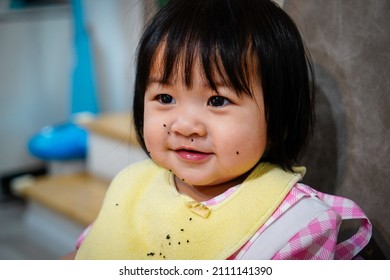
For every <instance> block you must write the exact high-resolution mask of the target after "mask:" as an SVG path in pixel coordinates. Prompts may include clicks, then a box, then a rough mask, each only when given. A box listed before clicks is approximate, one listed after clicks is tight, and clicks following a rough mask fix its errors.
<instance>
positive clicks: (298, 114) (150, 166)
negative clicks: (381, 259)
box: [76, 0, 371, 260]
mask: <svg viewBox="0 0 390 280" xmlns="http://www.w3.org/2000/svg"><path fill="white" fill-rule="evenodd" d="M312 89H313V79H312V71H311V66H310V61H309V60H308V57H307V55H306V54H305V49H304V46H303V43H302V40H301V37H300V35H299V32H298V30H297V27H296V26H295V24H294V23H293V21H292V20H291V19H290V18H289V17H288V15H287V14H286V13H285V12H284V11H283V10H282V9H280V8H279V7H278V6H277V5H276V4H274V3H273V2H272V1H269V0H197V1H188V0H171V1H170V2H169V3H168V4H167V5H166V6H165V7H164V8H163V9H161V10H160V11H159V12H158V14H157V15H156V16H155V17H154V18H153V20H152V21H151V23H150V24H149V26H148V28H147V29H146V31H145V33H144V35H143V37H142V39H141V42H140V45H139V52H138V64H137V74H136V84H135V98H134V108H133V113H134V123H135V127H136V131H137V134H138V137H139V141H140V144H141V146H142V147H143V149H144V150H145V152H147V153H148V155H149V156H150V159H149V160H146V161H143V162H140V163H137V164H135V165H133V166H130V167H128V168H126V169H125V170H124V171H122V172H121V173H120V174H119V175H118V176H117V177H116V178H115V179H114V180H113V182H112V184H111V186H110V188H109V190H108V192H107V195H106V198H105V201H104V204H103V206H102V209H101V212H100V213H99V216H98V218H97V220H96V221H95V223H94V224H93V226H92V228H91V230H90V231H89V232H88V234H87V235H86V237H85V239H84V240H83V242H82V244H81V245H80V247H79V249H78V252H77V255H76V258H78V259H151V260H159V259H334V258H336V259H351V258H353V257H355V256H356V255H357V253H358V252H359V251H360V250H361V249H362V248H363V247H364V246H365V245H366V244H367V242H368V241H369V239H370V236H371V224H370V222H369V221H368V219H367V218H366V216H365V215H364V213H363V212H362V211H361V210H360V208H359V207H358V206H357V205H356V204H355V203H354V202H352V201H350V200H348V199H345V198H341V197H336V196H331V195H327V194H323V193H320V192H318V191H316V190H314V189H312V188H310V187H308V186H306V185H304V184H302V183H300V181H301V179H302V177H303V175H304V173H305V169H304V168H297V167H294V165H295V164H296V162H297V159H298V157H299V155H300V153H301V152H302V150H303V148H304V147H305V145H306V143H307V140H308V136H309V135H310V133H311V130H312V125H313V119H314V113H313V95H312V92H313V90H312ZM342 219H359V220H360V221H361V223H360V227H359V230H358V231H357V233H356V234H355V235H353V236H352V237H351V238H350V239H347V240H345V241H343V242H342V243H337V236H338V231H339V227H340V224H341V220H342Z"/></svg>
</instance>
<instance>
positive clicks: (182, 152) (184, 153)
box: [174, 148, 212, 162]
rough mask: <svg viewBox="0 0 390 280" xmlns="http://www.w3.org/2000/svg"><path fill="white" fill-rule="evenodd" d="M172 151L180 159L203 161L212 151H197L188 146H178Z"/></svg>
mask: <svg viewBox="0 0 390 280" xmlns="http://www.w3.org/2000/svg"><path fill="white" fill-rule="evenodd" d="M174 151H175V153H176V154H177V155H178V156H179V157H180V158H181V159H184V160H186V161H190V162H203V161H205V160H207V159H208V158H210V156H211V155H212V153H206V152H202V151H197V150H194V149H190V148H179V149H176V150H174Z"/></svg>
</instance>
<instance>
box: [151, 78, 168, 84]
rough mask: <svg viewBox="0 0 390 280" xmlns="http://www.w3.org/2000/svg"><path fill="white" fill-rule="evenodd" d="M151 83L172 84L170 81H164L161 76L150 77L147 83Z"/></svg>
mask: <svg viewBox="0 0 390 280" xmlns="http://www.w3.org/2000/svg"><path fill="white" fill-rule="evenodd" d="M150 84H160V85H172V83H171V82H170V81H166V82H165V81H163V79H161V78H159V77H149V79H148V82H147V85H150Z"/></svg>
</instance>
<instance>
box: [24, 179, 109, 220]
mask: <svg viewBox="0 0 390 280" xmlns="http://www.w3.org/2000/svg"><path fill="white" fill-rule="evenodd" d="M108 185H109V182H108V181H106V180H102V179H100V178H97V177H94V176H91V175H89V174H88V173H76V174H63V175H54V176H47V177H46V176H44V177H40V178H37V179H35V180H34V181H33V182H30V184H29V185H28V186H26V187H24V188H22V189H21V190H20V192H21V194H22V195H23V196H24V197H26V198H27V199H29V200H32V201H34V202H36V203H39V204H41V205H42V206H45V207H47V208H48V209H50V210H52V211H55V212H57V213H59V214H62V215H64V216H66V217H67V218H69V219H70V220H72V221H74V222H76V223H79V224H81V225H83V226H87V225H89V224H90V223H92V222H93V221H94V220H95V218H96V217H97V214H98V212H99V210H100V207H101V205H102V202H103V198H104V195H105V193H106V191H107V188H108Z"/></svg>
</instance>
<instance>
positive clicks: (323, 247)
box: [272, 209, 341, 260]
mask: <svg viewBox="0 0 390 280" xmlns="http://www.w3.org/2000/svg"><path fill="white" fill-rule="evenodd" d="M340 224H341V217H340V216H339V215H338V214H337V213H336V212H335V211H333V210H332V209H329V210H327V211H326V212H323V213H322V214H321V215H320V216H318V217H316V218H314V219H313V220H312V221H311V222H310V223H309V224H308V225H307V227H305V228H303V229H301V230H300V231H299V232H298V233H296V234H295V235H294V236H293V237H292V238H291V239H290V240H289V242H288V243H287V244H286V245H285V246H284V247H283V248H282V249H281V250H279V251H278V252H277V253H276V254H275V256H274V257H273V258H272V259H274V260H329V259H334V258H335V252H336V246H337V235H338V230H339V228H340Z"/></svg>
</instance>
